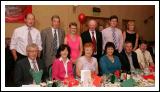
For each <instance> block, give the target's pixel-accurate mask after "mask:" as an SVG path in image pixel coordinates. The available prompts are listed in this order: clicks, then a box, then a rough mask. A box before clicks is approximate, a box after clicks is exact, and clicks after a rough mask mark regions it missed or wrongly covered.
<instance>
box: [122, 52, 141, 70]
mask: <svg viewBox="0 0 160 92" xmlns="http://www.w3.org/2000/svg"><path fill="white" fill-rule="evenodd" d="M119 58H120V61H121V64H122V67H121V68H122V70H126V71H130V63H129V59H128V57H127V55H126V53H125V51H124V50H122V52H121V53H120V57H119ZM132 61H133V66H134V68H135V69H136V68H140V66H139V63H138V59H137V54H136V53H135V52H133V51H132Z"/></svg>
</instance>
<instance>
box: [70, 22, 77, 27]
mask: <svg viewBox="0 0 160 92" xmlns="http://www.w3.org/2000/svg"><path fill="white" fill-rule="evenodd" d="M71 26H76V27H77V23H76V22H71V23H70V24H69V27H71Z"/></svg>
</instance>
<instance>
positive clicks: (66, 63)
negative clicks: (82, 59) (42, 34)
mask: <svg viewBox="0 0 160 92" xmlns="http://www.w3.org/2000/svg"><path fill="white" fill-rule="evenodd" d="M59 60H60V61H62V62H63V60H62V58H59ZM68 62H69V59H68V58H67V60H66V62H65V63H64V62H63V64H64V69H65V71H66V74H65V77H68V67H67V65H68Z"/></svg>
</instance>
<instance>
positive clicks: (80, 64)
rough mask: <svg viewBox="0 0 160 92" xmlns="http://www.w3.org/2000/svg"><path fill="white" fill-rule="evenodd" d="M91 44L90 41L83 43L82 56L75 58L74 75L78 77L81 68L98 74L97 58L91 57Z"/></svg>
mask: <svg viewBox="0 0 160 92" xmlns="http://www.w3.org/2000/svg"><path fill="white" fill-rule="evenodd" d="M93 49H94V47H93V44H92V43H91V42H89V43H85V44H84V56H81V57H79V58H78V60H77V64H76V75H77V76H79V77H80V74H81V72H80V71H81V70H91V73H95V74H98V64H97V59H96V58H94V57H92V54H93Z"/></svg>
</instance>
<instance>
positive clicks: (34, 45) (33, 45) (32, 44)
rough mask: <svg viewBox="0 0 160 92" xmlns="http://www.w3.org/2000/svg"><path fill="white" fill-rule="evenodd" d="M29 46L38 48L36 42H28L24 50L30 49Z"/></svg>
mask: <svg viewBox="0 0 160 92" xmlns="http://www.w3.org/2000/svg"><path fill="white" fill-rule="evenodd" d="M30 48H35V49H37V50H39V48H38V46H37V44H35V43H31V44H28V45H27V47H26V51H28V50H30Z"/></svg>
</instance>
